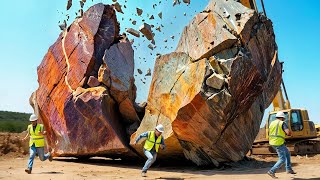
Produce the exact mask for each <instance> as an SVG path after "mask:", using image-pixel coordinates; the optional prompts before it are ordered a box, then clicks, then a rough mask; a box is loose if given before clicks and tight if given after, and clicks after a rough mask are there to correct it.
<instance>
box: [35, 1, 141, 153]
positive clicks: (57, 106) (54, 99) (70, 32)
mask: <svg viewBox="0 0 320 180" xmlns="http://www.w3.org/2000/svg"><path fill="white" fill-rule="evenodd" d="M133 61H134V60H133V50H132V48H131V44H130V43H129V41H128V40H127V39H124V38H122V37H120V36H119V24H118V22H117V19H116V14H115V11H114V9H113V8H112V7H111V6H109V5H103V4H97V5H94V6H92V7H91V8H90V9H89V10H88V11H87V12H85V13H84V16H83V17H82V18H79V19H76V20H75V21H74V22H73V23H72V25H71V26H70V27H69V28H68V29H67V30H66V31H64V32H63V33H61V34H60V36H59V38H58V39H57V41H56V42H55V43H54V44H53V45H52V46H51V47H50V48H49V50H48V53H47V54H46V55H45V57H44V58H43V61H42V63H41V64H40V65H39V67H38V81H39V88H38V90H37V91H36V92H35V93H34V94H33V96H32V97H31V99H30V101H31V102H32V104H33V105H37V106H38V108H37V111H38V115H39V119H40V120H42V122H43V123H44V125H45V127H46V129H47V131H48V144H49V145H50V146H51V147H52V148H53V150H54V153H55V155H59V156H83V155H99V154H103V155H108V156H110V157H119V156H120V155H123V156H135V154H134V153H133V152H132V151H131V150H130V149H129V146H128V142H129V139H128V137H129V135H128V134H126V132H127V131H126V129H128V128H129V127H130V126H131V125H132V124H133V123H134V122H135V121H140V120H139V118H138V116H137V114H136V111H135V108H134V101H135V96H136V88H135V86H134V78H133V71H134V65H133V64H134V62H133ZM122 114H125V115H126V116H125V117H124V116H122ZM122 117H124V118H122Z"/></svg>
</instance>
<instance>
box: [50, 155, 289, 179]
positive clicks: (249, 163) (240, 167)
mask: <svg viewBox="0 0 320 180" xmlns="http://www.w3.org/2000/svg"><path fill="white" fill-rule="evenodd" d="M54 160H55V161H63V162H71V163H79V164H89V165H96V166H112V167H119V168H130V169H137V170H140V169H141V168H142V166H143V165H144V160H137V159H135V160H129V159H126V160H121V159H109V158H103V157H93V158H89V159H77V158H55V159H54ZM275 163H276V162H275V161H263V160H256V159H252V158H245V159H244V160H241V161H239V162H232V163H222V164H221V165H220V166H219V167H214V166H196V165H195V164H193V163H192V162H190V161H181V160H180V161H172V162H169V161H156V162H155V164H154V165H152V167H151V169H150V170H153V171H165V172H175V173H185V172H187V173H191V174H199V175H206V176H212V175H214V174H220V175H222V174H226V175H227V174H265V173H266V172H267V170H268V169H269V168H271V167H272V166H273V165H274V164H275ZM293 165H294V164H293ZM281 171H285V170H284V169H282V170H280V171H279V172H281ZM168 178H169V177H160V178H158V179H168ZM169 179H173V180H180V179H181V178H169Z"/></svg>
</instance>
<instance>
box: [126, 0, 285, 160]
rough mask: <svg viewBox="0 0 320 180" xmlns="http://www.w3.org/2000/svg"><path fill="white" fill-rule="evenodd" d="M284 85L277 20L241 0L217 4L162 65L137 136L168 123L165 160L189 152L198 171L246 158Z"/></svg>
mask: <svg viewBox="0 0 320 180" xmlns="http://www.w3.org/2000/svg"><path fill="white" fill-rule="evenodd" d="M239 13H240V14H239ZM280 80H281V66H280V63H279V61H278V59H277V46H276V43H275V36H274V33H273V29H272V23H271V21H270V20H268V19H266V18H265V17H264V16H262V15H258V14H257V13H256V12H254V11H253V10H251V9H248V8H246V7H245V6H243V5H241V4H240V3H238V2H236V1H219V0H212V1H211V2H210V3H209V5H208V6H207V8H206V9H205V11H203V12H202V13H200V14H198V15H197V16H196V17H195V18H194V19H193V20H192V21H191V23H190V24H189V25H188V26H187V27H185V29H184V31H183V34H182V36H181V39H180V42H179V45H178V47H177V49H176V52H174V53H171V54H168V55H164V56H161V57H159V58H158V59H157V61H156V64H155V68H154V72H153V79H152V82H151V87H150V92H149V97H148V103H147V104H148V105H147V107H146V114H145V116H144V118H143V120H142V122H141V125H140V127H139V128H138V130H137V132H136V134H140V133H141V132H144V131H146V130H151V129H152V128H153V127H154V126H155V125H156V124H159V123H161V124H163V125H164V126H165V130H166V131H165V133H164V137H165V138H166V140H165V142H166V143H167V144H169V146H168V149H167V150H166V151H165V152H164V154H163V156H170V154H171V156H172V157H173V156H175V155H176V154H177V150H179V149H182V152H183V153H184V156H185V157H186V158H187V159H190V160H191V161H193V162H194V163H196V164H197V165H208V164H214V165H219V163H220V162H226V161H238V160H241V159H242V158H243V157H244V156H245V154H246V153H247V151H248V150H249V149H250V148H251V145H252V142H253V141H254V139H255V137H256V135H257V133H258V131H259V126H260V123H261V120H262V117H263V113H264V110H265V109H266V108H267V107H268V106H269V104H270V103H271V101H272V99H273V97H274V96H275V94H276V92H277V91H278V88H279V85H280ZM136 134H133V135H132V137H131V142H132V140H133V139H134V138H135V135H136ZM176 140H177V141H176ZM171 142H179V143H171ZM139 148H141V147H140V146H135V149H137V150H138V149H139ZM161 155H162V154H161V153H160V154H159V157H161Z"/></svg>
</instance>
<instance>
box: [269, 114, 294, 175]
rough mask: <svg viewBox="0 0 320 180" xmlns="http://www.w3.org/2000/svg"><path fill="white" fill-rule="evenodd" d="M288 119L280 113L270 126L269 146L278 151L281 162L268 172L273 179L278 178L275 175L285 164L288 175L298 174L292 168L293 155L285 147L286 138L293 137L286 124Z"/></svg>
mask: <svg viewBox="0 0 320 180" xmlns="http://www.w3.org/2000/svg"><path fill="white" fill-rule="evenodd" d="M285 119H286V117H285V114H284V113H283V112H282V111H279V112H278V113H277V114H276V119H275V120H274V121H272V122H271V124H270V126H269V130H270V132H269V144H270V145H271V146H272V147H273V148H274V149H275V150H276V151H277V154H278V157H279V160H278V161H277V163H276V164H275V165H274V166H273V167H272V168H271V169H270V170H269V171H268V175H269V176H271V177H272V178H277V177H276V175H275V173H276V170H277V169H279V168H280V167H281V166H282V165H283V164H284V163H285V164H286V171H287V173H288V174H296V173H295V172H294V171H293V170H292V167H291V154H290V151H289V150H288V148H287V146H286V145H285V136H286V135H288V136H291V131H290V130H289V128H288V126H287V124H286V123H285V122H284V121H285Z"/></svg>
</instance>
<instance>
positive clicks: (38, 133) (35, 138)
mask: <svg viewBox="0 0 320 180" xmlns="http://www.w3.org/2000/svg"><path fill="white" fill-rule="evenodd" d="M29 121H30V122H31V124H30V125H28V129H27V135H26V136H25V137H24V138H23V140H26V139H27V138H28V137H29V136H30V140H29V147H30V157H29V161H28V168H27V169H25V172H26V173H28V174H31V171H32V166H33V161H34V158H35V156H36V153H38V156H39V159H40V160H41V161H45V160H47V159H49V161H50V162H51V161H52V156H51V153H50V152H49V153H47V154H44V135H46V134H47V132H46V131H44V130H43V124H38V123H37V121H38V117H37V116H36V115H34V114H32V115H31V116H30V119H29Z"/></svg>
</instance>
